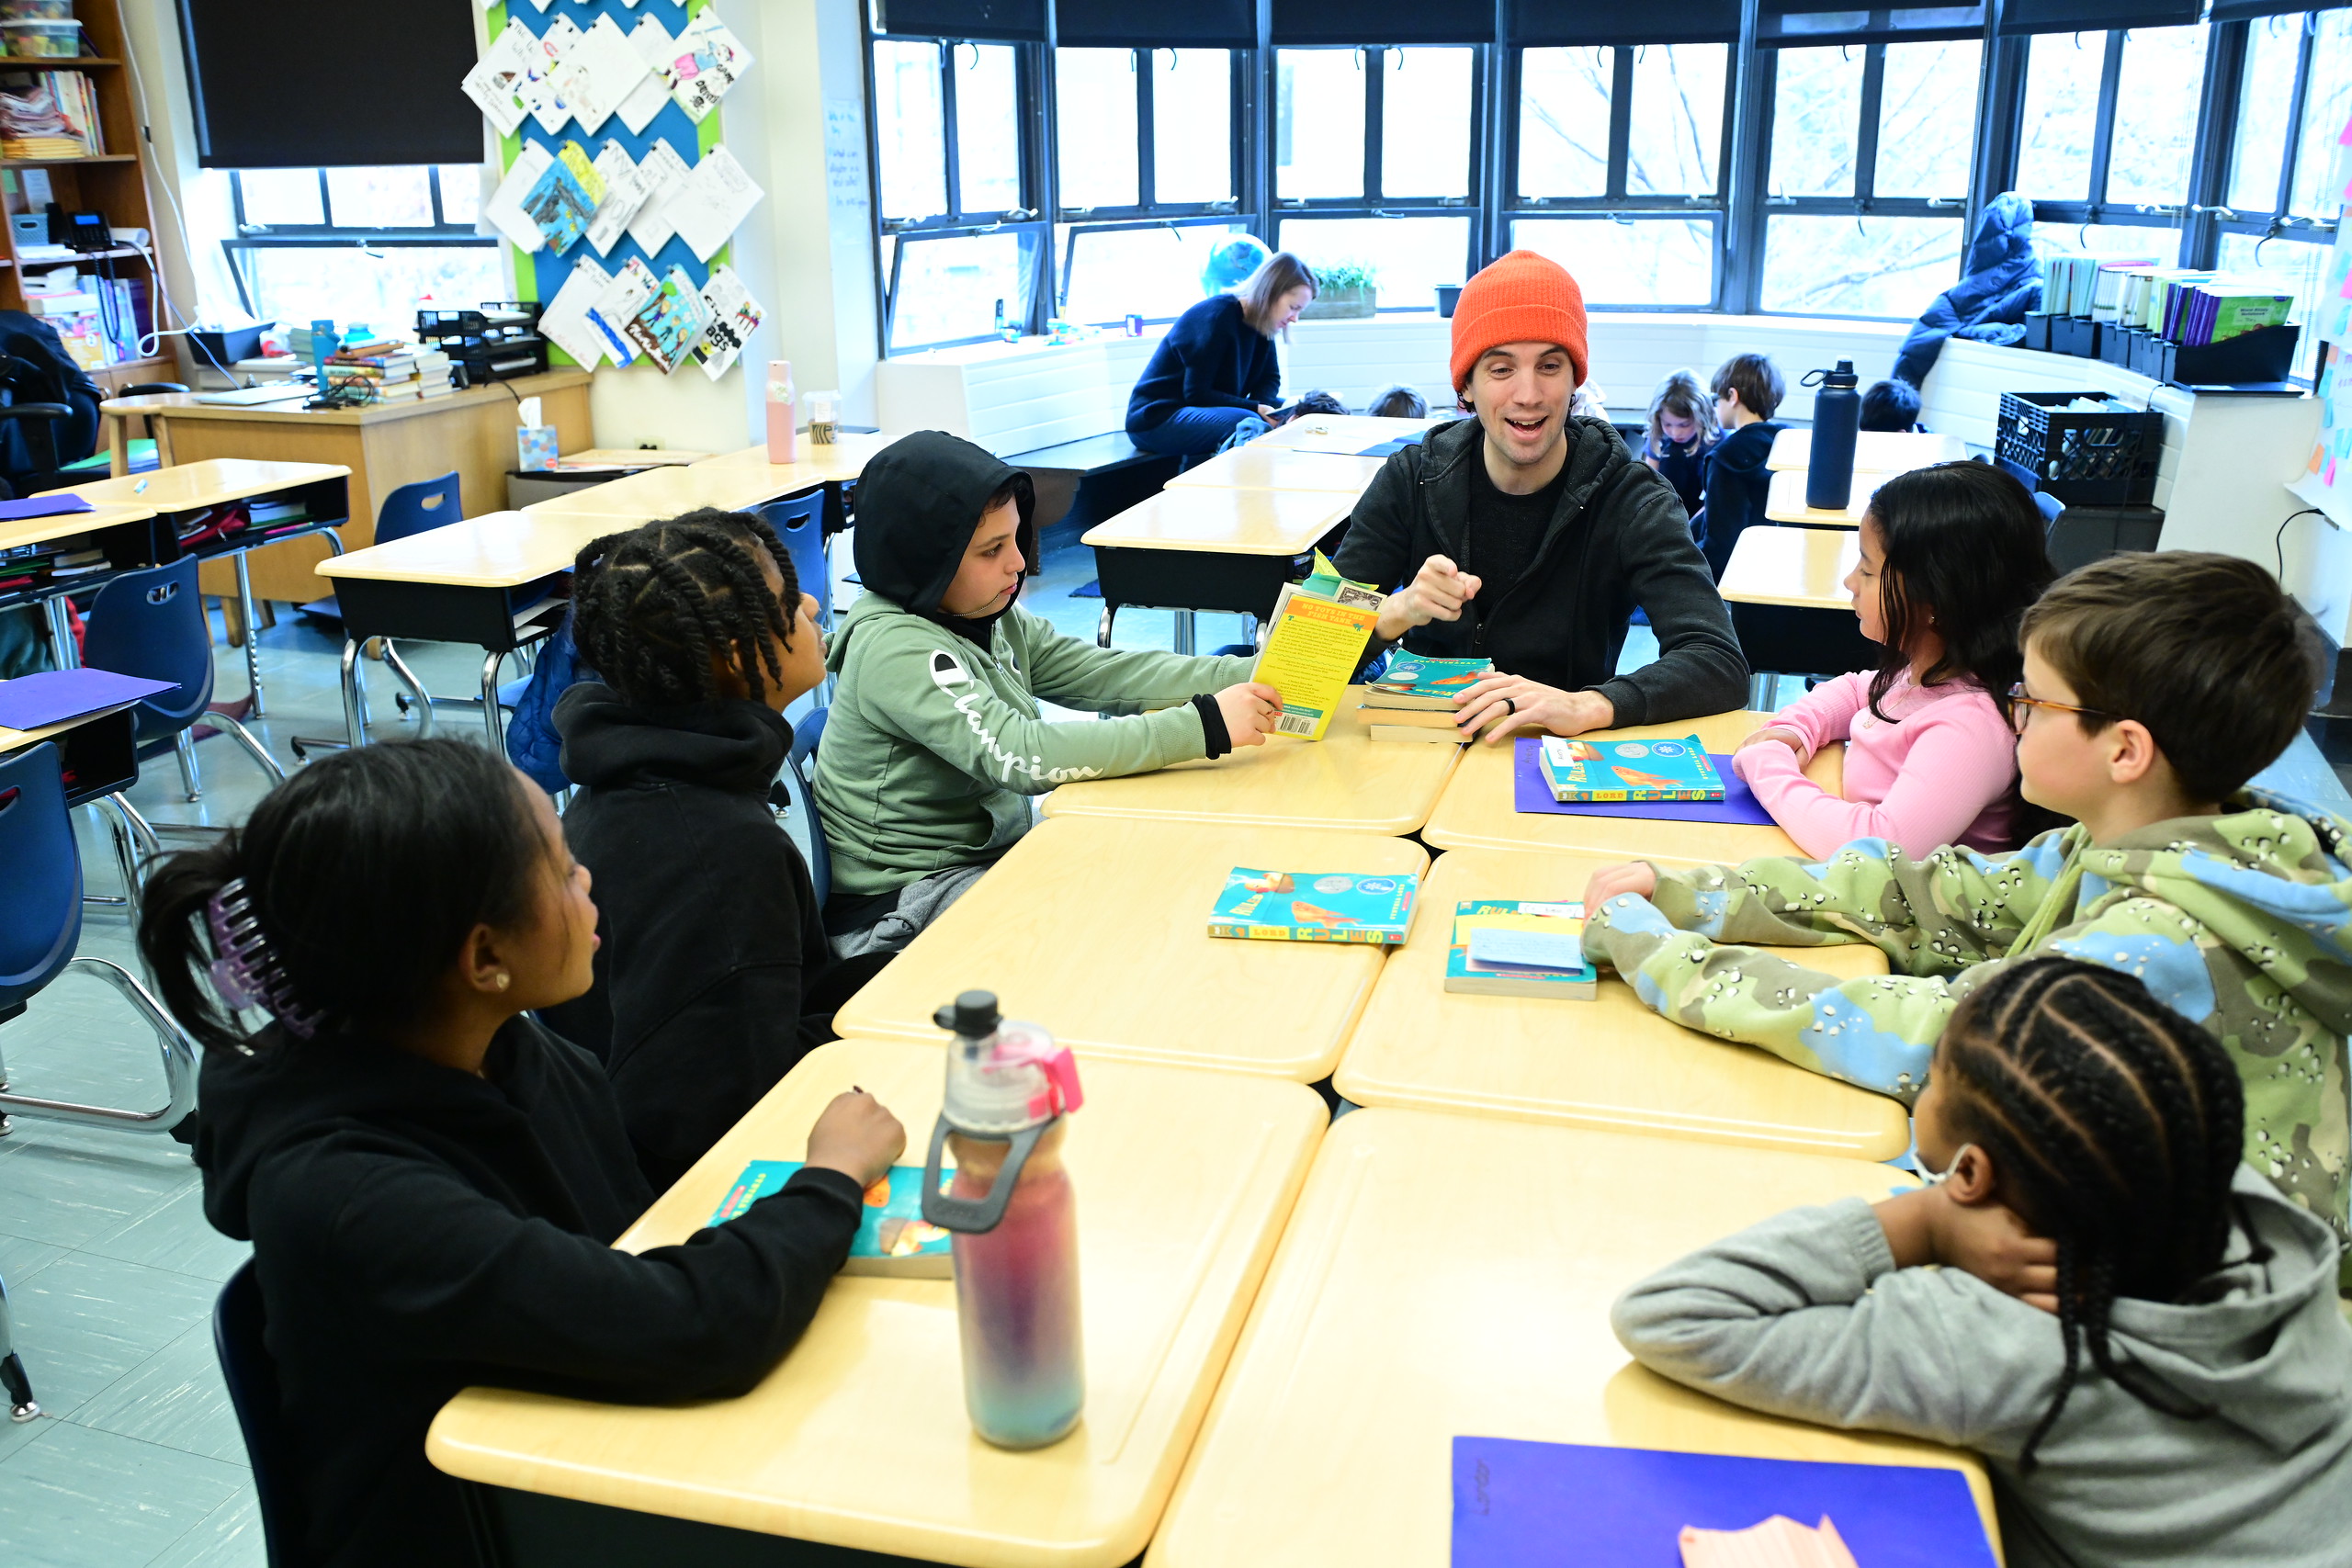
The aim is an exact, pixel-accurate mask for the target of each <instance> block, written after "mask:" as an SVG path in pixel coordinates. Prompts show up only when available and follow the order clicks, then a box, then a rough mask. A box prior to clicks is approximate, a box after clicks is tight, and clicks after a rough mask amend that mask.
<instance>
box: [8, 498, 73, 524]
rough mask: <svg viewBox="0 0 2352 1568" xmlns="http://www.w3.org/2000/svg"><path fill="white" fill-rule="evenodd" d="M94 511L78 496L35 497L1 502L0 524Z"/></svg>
mask: <svg viewBox="0 0 2352 1568" xmlns="http://www.w3.org/2000/svg"><path fill="white" fill-rule="evenodd" d="M94 510H96V509H95V508H93V507H92V506H91V505H90V503H89V502H86V501H84V500H83V499H82V498H81V497H80V496H78V495H34V496H28V497H26V498H25V499H24V500H22V501H0V523H17V522H22V521H23V520H24V519H26V518H28V517H62V516H63V515H64V514H65V513H69V512H90V511H94Z"/></svg>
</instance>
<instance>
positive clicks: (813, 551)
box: [760, 490, 833, 632]
mask: <svg viewBox="0 0 2352 1568" xmlns="http://www.w3.org/2000/svg"><path fill="white" fill-rule="evenodd" d="M760 515H761V516H762V517H763V518H765V519H766V520H767V525H768V526H769V527H771V528H773V529H775V536H776V537H777V538H779V539H782V540H783V541H784V549H785V553H786V555H788V556H790V557H791V558H792V574H793V575H794V576H795V577H797V578H798V579H799V580H800V592H803V593H807V594H810V595H812V596H814V597H815V599H816V601H817V625H818V626H820V628H822V629H823V630H825V631H828V632H830V631H831V630H832V629H833V578H832V568H831V566H830V565H829V564H828V563H827V562H826V559H825V492H824V491H821V490H812V491H809V493H808V494H806V495H787V496H786V497H785V498H784V499H783V500H781V501H771V502H767V503H765V504H764V505H763V506H762V507H761V508H760Z"/></svg>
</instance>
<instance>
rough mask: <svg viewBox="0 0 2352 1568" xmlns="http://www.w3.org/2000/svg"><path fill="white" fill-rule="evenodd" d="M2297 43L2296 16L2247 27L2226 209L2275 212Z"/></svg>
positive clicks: (2291, 107)
mask: <svg viewBox="0 0 2352 1568" xmlns="http://www.w3.org/2000/svg"><path fill="white" fill-rule="evenodd" d="M2331 14H2332V13H2331ZM2302 40H2303V18H2302V17H2259V18H2257V19H2256V20H2255V21H2254V22H2251V23H2249V24H2248V25H2247V28H2246V39H2245V68H2244V74H2243V75H2242V76H2241V77H2240V78H2239V81H2238V124H2237V136H2236V138H2235V140H2234V141H2233V145H2232V147H2231V149H2230V181H2229V204H2230V205H2231V206H2232V207H2233V208H2235V209H2238V210H2239V211H2241V212H2275V211H2277V210H2278V187H2279V185H2280V183H2281V179H2282V176H2283V175H2284V174H2285V172H2286V167H2287V121H2288V117H2289V116H2290V115H2291V114H2292V113H2293V111H2294V107H2295V73H2296V68H2297V65H2298V63H2299V62H2300V59H2301V54H2302Z"/></svg>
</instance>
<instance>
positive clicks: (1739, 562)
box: [1716, 528, 1862, 615]
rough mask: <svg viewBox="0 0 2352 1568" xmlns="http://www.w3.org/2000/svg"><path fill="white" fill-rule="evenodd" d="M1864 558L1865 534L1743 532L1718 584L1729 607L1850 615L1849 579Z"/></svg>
mask: <svg viewBox="0 0 2352 1568" xmlns="http://www.w3.org/2000/svg"><path fill="white" fill-rule="evenodd" d="M1861 558H1862V547H1861V536H1860V535H1859V534H1849V533H1846V532H1844V531H1842V530H1832V529H1827V528H1743V529H1741V530H1740V535H1739V537H1738V538H1736V539H1735V540H1733V541H1732V547H1731V559H1730V561H1728V562H1727V563H1725V565H1724V580H1723V581H1721V582H1720V583H1718V584H1716V591H1717V592H1720V593H1721V594H1722V595H1723V597H1724V602H1725V603H1727V604H1777V605H1781V606H1783V607H1784V608H1788V609H1792V610H1836V611H1838V612H1839V613H1841V614H1844V615H1851V614H1852V613H1853V609H1854V600H1853V595H1852V594H1850V593H1848V592H1846V578H1847V577H1848V575H1849V574H1850V573H1851V572H1852V571H1853V570H1854V567H1855V565H1856V563H1858V562H1859V561H1860V559H1861Z"/></svg>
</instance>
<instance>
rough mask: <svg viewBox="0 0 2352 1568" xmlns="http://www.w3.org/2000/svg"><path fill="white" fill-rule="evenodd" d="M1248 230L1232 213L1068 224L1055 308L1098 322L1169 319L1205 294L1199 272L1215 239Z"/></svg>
mask: <svg viewBox="0 0 2352 1568" xmlns="http://www.w3.org/2000/svg"><path fill="white" fill-rule="evenodd" d="M1249 231H1250V226H1249V225H1248V224H1247V223H1244V222H1239V221H1235V220H1223V221H1211V222H1206V223H1187V224H1175V223H1150V224H1121V225H1105V226H1101V227H1089V226H1085V225H1065V226H1064V228H1063V231H1062V235H1061V241H1062V257H1063V260H1062V269H1061V288H1062V303H1061V309H1060V310H1059V311H1058V312H1057V313H1058V314H1059V315H1061V316H1062V317H1063V318H1064V319H1065V320H1068V321H1083V322H1087V323H1089V324H1091V325H1098V326H1099V325H1107V324H1109V323H1112V322H1115V321H1125V319H1126V318H1127V317H1128V316H1129V315H1137V316H1141V317H1142V318H1143V319H1144V320H1145V321H1174V320H1175V319H1176V318H1177V317H1178V316H1180V315H1182V314H1183V313H1184V311H1185V310H1188V309H1190V308H1191V307H1192V306H1193V305H1196V304H1198V303H1200V301H1201V300H1202V299H1205V298H1207V296H1208V294H1209V292H1210V291H1209V289H1208V288H1207V285H1206V284H1205V282H1204V279H1203V276H1202V275H1203V273H1204V271H1205V270H1206V268H1207V266H1208V260H1209V252H1210V251H1211V250H1212V249H1213V248H1214V247H1215V246H1216V244H1217V243H1219V242H1220V241H1223V240H1225V239H1227V238H1228V237H1230V236H1232V235H1234V234H1246V233H1248V232H1249Z"/></svg>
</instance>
